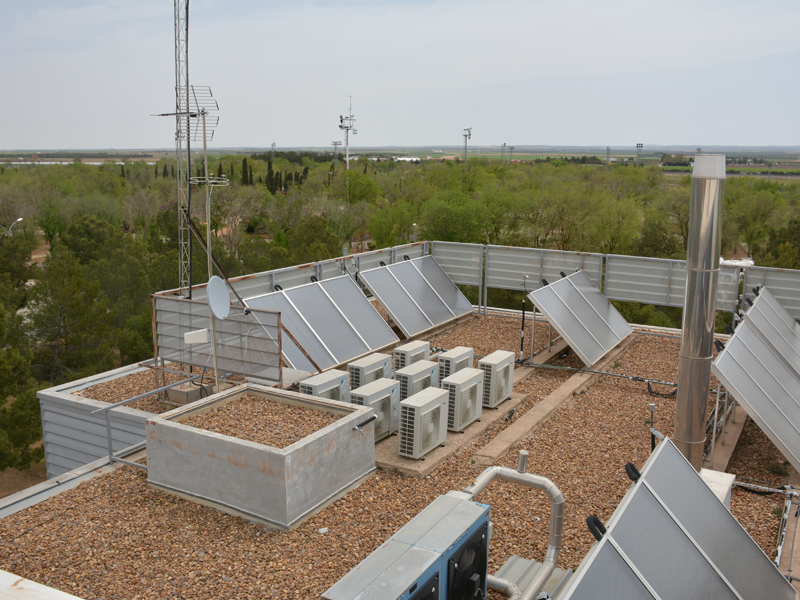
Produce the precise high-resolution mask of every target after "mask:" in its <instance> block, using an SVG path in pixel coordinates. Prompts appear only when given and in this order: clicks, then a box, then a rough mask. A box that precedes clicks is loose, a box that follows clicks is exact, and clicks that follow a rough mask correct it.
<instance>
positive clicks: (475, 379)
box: [442, 350, 483, 431]
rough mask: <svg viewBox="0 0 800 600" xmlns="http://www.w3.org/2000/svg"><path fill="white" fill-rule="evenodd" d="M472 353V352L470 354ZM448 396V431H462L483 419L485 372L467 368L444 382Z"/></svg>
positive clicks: (443, 387)
mask: <svg viewBox="0 0 800 600" xmlns="http://www.w3.org/2000/svg"><path fill="white" fill-rule="evenodd" d="M471 352H472V351H471V350H470V353H471ZM442 390H444V391H446V392H447V394H448V410H447V429H448V430H449V431H462V430H463V429H464V428H465V427H466V426H467V425H469V424H470V423H472V422H473V421H476V420H478V419H480V418H481V411H482V409H483V404H482V397H483V371H482V370H481V369H473V368H471V367H467V368H466V369H462V370H460V371H459V372H458V373H454V374H453V375H450V377H448V378H446V379H443V380H442Z"/></svg>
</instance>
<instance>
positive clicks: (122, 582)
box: [0, 317, 774, 600]
mask: <svg viewBox="0 0 800 600" xmlns="http://www.w3.org/2000/svg"><path fill="white" fill-rule="evenodd" d="M515 325H516V327H515ZM536 329H537V339H539V338H540V336H544V338H545V343H546V331H545V327H539V324H538V323H537V328H536ZM515 334H516V335H515ZM512 336H513V337H512ZM431 341H432V343H434V344H435V345H440V346H444V347H453V346H456V345H464V346H473V347H474V348H475V351H476V353H477V354H484V353H488V352H489V351H492V350H495V349H498V348H507V349H509V350H514V349H515V342H516V343H517V344H518V343H519V321H518V320H513V319H503V318H499V317H481V318H479V319H475V320H474V322H473V323H469V324H467V325H465V326H464V327H462V328H460V330H459V331H453V332H447V333H445V334H442V335H441V336H438V337H434V338H432V340H431ZM537 343H539V342H538V341H537ZM678 349H679V341H678V340H675V339H669V338H655V337H648V336H637V337H636V339H635V341H634V342H633V343H632V344H631V346H630V348H629V350H628V352H627V354H625V355H624V356H623V357H621V358H620V359H619V360H618V364H616V365H614V366H613V367H612V368H613V369H614V370H616V371H617V372H620V373H626V374H635V375H640V376H644V377H650V378H653V379H659V380H667V381H675V380H676V378H677V361H678ZM562 364H567V365H570V366H578V367H579V366H580V363H579V361H577V359H576V358H575V356H574V355H572V354H570V356H568V357H567V358H566V359H564V361H563V362H562ZM570 375H572V373H571V372H568V371H555V370H550V369H540V370H538V371H537V372H535V373H534V374H533V375H532V376H531V377H530V378H529V379H528V380H526V381H525V382H523V383H522V384H520V385H518V386H516V387H515V392H525V393H527V396H526V398H525V400H524V402H523V404H522V405H521V406H520V409H518V414H520V415H521V414H523V413H524V411H525V410H527V409H528V408H530V407H531V406H535V404H536V403H537V402H538V401H540V400H541V399H542V398H544V397H545V396H546V395H547V394H548V393H550V392H551V391H553V390H554V389H555V388H556V387H557V386H558V385H559V384H560V383H562V382H563V381H564V380H566V379H567V378H568V377H569V376H570ZM650 402H655V403H656V404H657V407H658V408H657V410H656V427H657V428H658V429H660V430H661V431H663V432H664V433H666V434H671V433H672V419H673V415H674V406H675V402H674V398H654V397H653V396H651V395H650V394H648V392H647V388H646V385H645V384H642V383H637V382H631V381H628V380H624V379H619V378H612V377H605V378H602V377H601V380H600V381H599V382H597V383H596V384H595V385H593V386H592V387H591V388H589V389H588V390H587V391H586V392H585V393H583V394H580V395H578V396H574V397H572V398H571V399H569V400H567V401H566V402H565V404H564V406H563V407H562V409H561V410H559V411H557V412H556V413H554V414H553V415H552V416H551V417H550V418H549V419H548V420H547V421H546V422H545V423H543V424H542V425H541V426H540V427H539V428H537V429H536V430H534V431H533V432H532V434H530V435H529V437H528V438H527V439H525V440H523V441H521V442H520V443H519V444H518V445H517V448H516V449H517V450H518V449H522V448H524V449H526V450H528V451H529V459H528V467H529V471H530V472H533V473H536V474H539V475H544V476H546V477H549V478H550V479H552V480H553V481H554V482H555V483H556V484H557V485H558V486H559V488H560V489H561V491H562V492H563V493H564V496H565V498H566V502H567V504H566V518H565V532H564V540H563V550H562V553H561V555H560V557H559V566H560V567H562V568H575V567H577V566H578V564H579V563H580V561H581V560H582V558H583V557H584V555H585V554H586V552H587V551H588V549H589V548H590V547H591V545H592V544H593V542H594V539H593V538H592V536H591V534H590V533H589V531H588V530H587V528H586V525H585V518H586V516H587V515H588V514H595V515H597V516H598V517H599V518H600V519H601V520H603V521H607V520H608V518H609V517H610V516H611V514H612V512H613V511H614V509H615V508H616V506H617V504H618V503H619V501H620V499H621V498H622V496H623V495H624V493H625V492H626V491H627V490H628V489H629V487H630V485H631V483H630V481H629V480H628V478H627V476H626V475H625V472H624V468H623V467H624V464H625V463H626V462H628V461H630V462H633V463H634V464H636V465H637V466H640V467H641V465H642V464H643V463H644V462H645V461H646V459H647V457H648V455H649V453H650V436H649V430H648V423H646V420H647V419H648V418H649V414H650V413H649V411H648V409H647V405H648V404H649V403H650ZM499 410H502V405H501V408H500V409H499ZM505 426H506V425H505V423H503V424H502V425H499V426H498V427H499V428H503V427H505ZM756 430H757V428H756ZM497 431H498V429H493V430H492V431H491V432H490V433H488V434H487V435H486V436H483V437H481V438H479V439H477V440H475V441H474V442H473V443H471V444H470V445H468V446H467V447H465V448H463V449H462V450H461V451H459V452H458V453H457V454H455V455H454V456H453V457H451V458H450V459H449V460H448V461H447V462H445V463H444V464H443V465H442V466H441V467H439V468H437V469H436V470H434V471H433V472H432V473H431V475H429V476H428V477H426V478H424V479H409V478H406V477H405V476H403V475H401V474H399V473H396V472H389V471H382V470H379V471H378V472H377V474H376V475H375V476H374V477H371V478H369V479H368V480H366V481H365V482H363V483H362V484H361V486H360V487H358V488H357V489H355V490H352V491H351V492H349V493H347V494H346V495H345V496H344V497H343V498H341V499H340V500H338V501H336V502H334V503H333V504H332V505H330V506H329V507H327V508H326V509H324V510H323V511H321V512H320V513H318V514H316V515H314V516H312V517H311V518H309V519H308V520H307V521H306V522H304V523H303V524H302V525H300V526H299V527H298V528H297V529H296V530H294V531H292V532H289V533H277V532H272V531H269V530H266V529H265V528H263V527H261V526H258V525H254V524H251V523H247V522H246V521H243V520H241V519H238V518H235V517H231V516H229V515H225V514H223V513H220V512H217V511H215V510H213V509H211V508H208V507H205V506H202V505H199V504H194V503H192V502H188V501H185V500H182V499H179V498H176V497H173V496H171V495H168V494H166V493H163V492H160V491H157V490H153V489H150V488H148V487H147V486H146V474H144V473H142V472H140V471H138V470H134V469H131V468H128V467H124V468H121V469H120V470H119V471H116V472H115V473H112V474H108V475H104V476H101V477H97V478H95V479H93V480H90V481H88V482H85V483H83V484H81V485H80V486H78V487H77V488H75V489H72V490H68V491H66V492H64V493H62V494H60V495H58V496H56V497H54V498H52V499H50V500H48V501H46V502H43V503H41V504H39V505H38V506H36V507H34V508H30V509H27V510H24V511H21V512H20V513H18V514H16V515H13V516H11V517H8V518H6V519H4V520H2V521H0V568H3V569H5V570H8V571H11V572H13V573H16V574H18V575H20V576H24V577H28V578H30V579H33V580H34V581H38V582H41V583H44V584H47V585H52V586H54V587H56V588H59V589H62V590H64V591H67V592H70V593H73V594H76V595H78V596H81V597H85V598H98V597H104V598H105V599H106V600H113V599H117V598H126V599H127V598H147V597H156V598H161V597H163V598H198V599H204V598H220V597H225V598H262V597H268V598H270V599H271V600H280V599H290V598H303V599H313V598H318V597H319V596H320V594H321V593H322V592H323V591H324V590H325V589H327V588H328V587H329V586H330V585H332V584H333V583H335V582H336V581H337V580H338V579H339V578H341V577H342V576H343V575H345V574H346V573H347V572H348V571H349V570H350V569H352V568H353V567H354V566H355V565H356V564H358V563H359V562H360V561H361V560H362V559H364V558H365V557H366V556H367V555H368V554H369V553H370V552H372V551H373V550H374V549H375V548H376V547H377V546H379V545H380V544H381V543H383V542H384V541H385V540H386V539H387V538H389V537H390V536H391V535H392V534H393V533H394V532H395V531H397V529H399V528H400V527H402V526H403V525H404V524H405V523H407V522H408V520H409V519H411V518H412V517H413V516H415V515H416V514H417V513H418V512H419V511H421V510H422V509H423V508H425V506H427V505H428V504H429V503H430V502H431V501H432V500H433V499H434V498H436V497H437V496H438V495H440V494H443V493H446V492H447V491H449V490H459V489H463V488H464V487H465V486H467V485H469V484H470V483H471V482H472V481H473V480H474V478H475V477H476V476H477V475H478V474H479V473H480V472H481V471H482V469H483V468H482V467H480V466H479V465H477V464H475V463H474V460H473V458H472V455H473V453H474V451H475V450H476V449H478V448H480V447H482V446H483V445H484V444H486V443H488V441H490V440H491V439H492V437H493V436H494V435H496V434H497ZM751 446H752V447H753V452H754V455H756V456H760V454H757V453H755V450H757V449H759V448H762V447H763V446H764V440H763V439H755V438H754V441H753V443H752V444H750V446H748V448H749V447H751ZM739 459H740V460H742V461H745V462H746V464H748V465H750V464H751V463H752V464H755V462H756V458H752V459H751V458H748V457H747V456H745V455H741V453H740V457H739ZM516 460H517V452H516V450H512V452H510V453H509V454H508V455H507V456H506V457H505V458H504V459H502V460H501V461H500V463H501V464H504V465H506V466H510V467H513V466H515V465H516ZM758 460H761V459H758ZM766 460H770V458H767V459H766ZM762 463H763V461H762ZM762 463H759V464H762ZM738 464H739V463H735V465H738ZM735 465H734V467H735ZM742 468H744V467H742ZM753 469H754V470H753V473H755V472H756V470H755V467H753ZM748 472H749V471H748ZM753 476H755V475H753ZM750 496H752V494H751V495H750ZM760 498H763V497H758V498H757V499H760ZM479 500H480V501H481V502H485V503H487V504H489V505H491V507H492V509H491V510H492V522H493V524H494V537H493V538H492V541H491V543H490V572H496V571H497V569H499V568H500V566H502V564H503V563H504V562H505V561H506V559H507V558H508V557H509V556H511V555H512V554H517V555H520V556H523V557H525V558H536V559H537V560H542V558H543V557H544V552H545V549H546V546H547V539H548V524H549V512H550V504H549V501H548V499H547V497H546V495H545V494H543V493H540V492H535V491H531V490H528V489H523V488H520V487H517V486H513V485H511V484H508V483H505V482H501V481H498V482H495V483H493V484H492V485H491V486H490V487H489V488H488V489H487V490H486V491H485V492H484V493H483V494H481V496H480V497H479ZM753 501H754V500H753V499H750V500H747V497H746V496H742V500H741V501H740V498H739V496H738V495H737V496H736V500H735V501H734V503H733V506H734V514H735V515H737V516H739V517H740V518H744V517H746V518H752V517H753V515H754V514H755V513H759V514H760V513H762V512H764V511H762V510H761V508H760V507H755V508H752V507H751V508H749V509H748V510H747V511H743V509H742V507H744V506H745V505H746V502H753ZM747 506H751V505H749V504H748V505H747ZM751 511H752V513H753V514H751ZM766 514H767V515H769V514H770V511H769V509H766ZM537 517H538V518H539V521H538V522H537V521H536V518H537ZM324 528H327V532H326V533H320V530H321V529H324ZM768 533H769V532H768ZM769 538H770V535H768V534H764V535H763V536H762V535H760V534H759V535H758V537H756V541H758V542H759V543H760V544H761V545H762V548H764V549H765V551H766V552H767V553H768V554H770V553H771V552H772V551H773V547H774V536H773V537H772V539H769ZM494 597H497V596H494Z"/></svg>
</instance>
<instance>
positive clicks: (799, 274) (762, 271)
mask: <svg viewBox="0 0 800 600" xmlns="http://www.w3.org/2000/svg"><path fill="white" fill-rule="evenodd" d="M745 281H746V283H747V287H746V288H745V290H744V295H745V296H750V297H751V298H752V297H753V289H752V288H754V287H756V286H757V285H758V284H759V283H760V284H761V285H763V286H764V287H767V288H769V291H770V292H771V293H772V295H773V296H775V299H776V300H777V301H778V302H780V303H781V305H782V306H783V308H785V309H786V312H788V313H789V314H790V315H792V318H794V319H796V320H800V271H795V270H790V269H770V268H768V267H748V268H747V276H746V280H745ZM746 308H747V307H745V309H746Z"/></svg>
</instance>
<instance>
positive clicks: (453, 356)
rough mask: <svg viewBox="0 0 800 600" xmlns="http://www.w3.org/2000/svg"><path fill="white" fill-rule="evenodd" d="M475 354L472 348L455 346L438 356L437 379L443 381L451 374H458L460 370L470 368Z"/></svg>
mask: <svg viewBox="0 0 800 600" xmlns="http://www.w3.org/2000/svg"><path fill="white" fill-rule="evenodd" d="M474 359H475V353H474V352H473V350H472V348H467V347H466V346H456V347H455V348H453V349H452V350H448V351H447V352H445V353H443V354H441V355H439V378H440V379H441V380H442V381H444V379H445V378H446V377H450V375H452V374H453V373H458V372H459V371H460V370H461V369H466V368H467V367H471V366H472V361H473V360H474Z"/></svg>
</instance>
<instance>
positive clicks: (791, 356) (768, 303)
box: [745, 288, 800, 374]
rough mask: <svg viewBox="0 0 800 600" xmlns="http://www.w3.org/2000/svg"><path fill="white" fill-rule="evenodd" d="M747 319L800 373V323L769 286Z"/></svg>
mask: <svg viewBox="0 0 800 600" xmlns="http://www.w3.org/2000/svg"><path fill="white" fill-rule="evenodd" d="M745 320H746V321H748V322H749V323H750V324H751V325H753V326H754V327H755V328H756V330H757V331H758V332H759V333H760V334H761V337H762V339H763V340H764V341H765V342H766V343H767V344H769V345H770V346H772V347H773V348H774V350H775V351H776V352H777V353H778V354H780V355H781V357H782V358H783V359H784V360H785V361H786V362H787V363H788V364H789V365H791V367H792V368H793V369H794V370H795V372H797V373H798V374H800V323H798V322H797V321H795V320H794V319H793V318H792V316H791V315H790V314H789V313H788V312H787V311H786V309H785V308H783V306H781V304H780V302H778V300H777V299H776V298H775V296H773V295H772V293H770V291H769V290H768V289H767V288H762V289H761V291H760V292H759V295H758V297H757V298H756V299H755V301H754V302H753V306H751V307H750V308H749V309H748V311H747V313H746V314H745Z"/></svg>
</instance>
